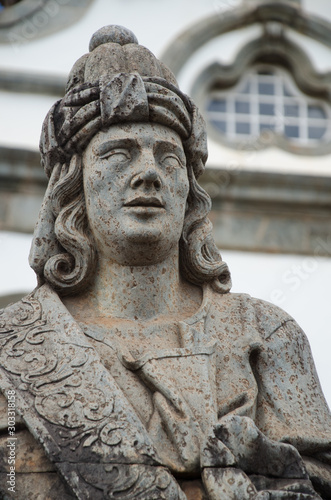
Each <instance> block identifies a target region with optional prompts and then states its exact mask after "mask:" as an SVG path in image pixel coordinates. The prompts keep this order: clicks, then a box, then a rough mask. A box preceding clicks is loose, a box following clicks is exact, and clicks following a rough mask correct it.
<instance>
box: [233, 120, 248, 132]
mask: <svg viewBox="0 0 331 500" xmlns="http://www.w3.org/2000/svg"><path fill="white" fill-rule="evenodd" d="M236 132H237V134H250V133H251V126H250V124H249V123H244V122H237V123H236Z"/></svg>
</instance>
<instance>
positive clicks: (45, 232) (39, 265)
mask: <svg viewBox="0 0 331 500" xmlns="http://www.w3.org/2000/svg"><path fill="white" fill-rule="evenodd" d="M61 168H62V165H61V164H60V163H57V164H56V165H55V166H54V169H53V171H52V174H51V177H50V179H49V182H48V187H47V190H46V193H45V196H44V200H43V203H42V205H41V209H40V212H39V217H38V221H37V224H36V227H35V230H34V235H33V240H32V245H31V249H30V255H29V264H30V267H32V269H33V270H34V271H35V273H36V274H37V275H38V276H40V277H41V276H43V271H44V266H45V264H46V262H47V260H48V259H49V258H50V257H52V256H53V255H56V254H58V253H61V251H63V249H61V246H60V244H59V243H58V241H57V238H56V236H55V232H54V223H55V217H54V215H53V212H52V202H51V196H52V192H53V189H54V185H55V184H56V183H57V182H58V180H59V177H60V174H61Z"/></svg>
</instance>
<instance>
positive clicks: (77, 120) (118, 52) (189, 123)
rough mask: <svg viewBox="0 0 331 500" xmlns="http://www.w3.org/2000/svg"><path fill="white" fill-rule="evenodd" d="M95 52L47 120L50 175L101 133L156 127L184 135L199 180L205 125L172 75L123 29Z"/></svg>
mask: <svg viewBox="0 0 331 500" xmlns="http://www.w3.org/2000/svg"><path fill="white" fill-rule="evenodd" d="M89 49H90V52H89V53H88V54H85V55H83V56H82V57H81V58H80V59H78V61H77V62H76V63H75V65H74V67H73V68H72V70H71V72H70V75H69V80H68V83H67V87H66V94H65V96H64V97H63V99H61V100H59V101H58V102H56V103H55V104H54V106H53V107H52V108H51V110H50V111H49V113H48V115H47V117H46V119H45V122H44V125H43V129H42V134H41V140H40V150H41V154H42V161H43V165H44V168H45V170H46V173H47V175H48V176H50V175H51V172H52V169H53V168H54V165H56V164H57V163H66V162H67V161H68V160H70V158H71V156H72V155H73V154H75V153H80V152H82V151H83V150H84V148H85V147H86V146H87V144H88V143H89V141H90V140H91V139H92V137H93V136H94V135H95V134H96V133H97V132H98V130H100V129H104V128H106V127H109V126H110V125H112V124H116V123H124V122H127V123H128V122H156V123H159V124H161V125H165V126H167V127H170V128H172V129H173V130H175V131H176V132H177V133H178V134H179V136H180V137H181V139H182V142H183V146H184V149H185V153H186V156H187V161H188V163H190V165H191V167H192V169H193V172H194V174H195V176H196V177H199V176H200V175H201V173H202V172H203V170H204V165H205V162H206V159H207V147H206V133H205V124H204V121H203V118H202V117H201V115H200V113H199V111H198V110H197V108H196V106H195V105H194V103H193V102H192V101H191V100H190V99H189V97H187V96H186V95H184V94H183V93H182V92H181V91H180V90H179V89H178V85H177V82H176V79H175V77H174V75H173V74H172V73H171V71H170V70H169V69H168V68H167V67H166V66H165V65H164V64H163V63H162V62H161V61H159V60H158V59H156V57H155V56H154V55H153V54H152V53H151V52H150V51H149V50H148V49H146V48H145V47H143V46H142V45H139V44H138V41H137V39H136V37H135V35H134V34H133V33H132V32H131V31H130V30H128V29H126V28H123V27H121V26H105V27H104V28H101V29H100V30H99V31H97V32H96V33H95V34H94V35H93V37H92V39H91V42H90V46H89Z"/></svg>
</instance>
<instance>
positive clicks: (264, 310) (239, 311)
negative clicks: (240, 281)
mask: <svg viewBox="0 0 331 500" xmlns="http://www.w3.org/2000/svg"><path fill="white" fill-rule="evenodd" d="M210 299H211V305H212V307H211V311H213V314H214V315H215V317H216V318H217V319H218V320H219V321H222V323H223V324H224V321H227V322H231V323H237V324H241V325H243V324H245V325H246V328H251V329H252V328H254V329H255V330H256V331H258V332H259V334H260V335H261V337H262V338H268V337H270V336H271V335H272V334H273V333H274V332H275V331H277V330H279V329H280V328H281V327H284V326H288V327H291V326H292V325H293V326H294V325H296V322H295V320H294V319H293V318H292V316H290V315H289V314H288V313H287V312H286V311H284V310H283V309H281V308H280V307H278V306H276V305H274V304H271V303H270V302H267V301H265V300H262V299H257V298H254V297H251V296H250V295H249V294H245V293H230V292H229V293H226V294H219V293H217V292H214V291H212V293H211V294H210ZM296 326H297V325H296Z"/></svg>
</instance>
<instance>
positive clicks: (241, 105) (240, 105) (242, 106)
mask: <svg viewBox="0 0 331 500" xmlns="http://www.w3.org/2000/svg"><path fill="white" fill-rule="evenodd" d="M235 109H236V113H249V112H250V106H249V102H241V101H236V102H235Z"/></svg>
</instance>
